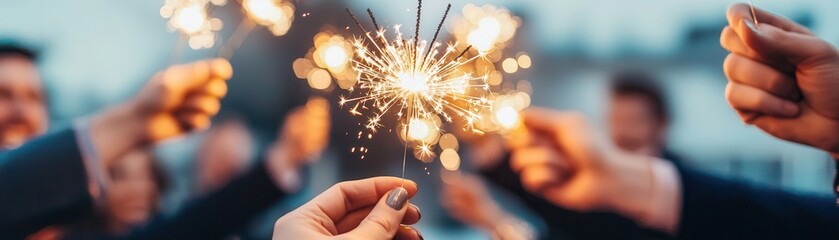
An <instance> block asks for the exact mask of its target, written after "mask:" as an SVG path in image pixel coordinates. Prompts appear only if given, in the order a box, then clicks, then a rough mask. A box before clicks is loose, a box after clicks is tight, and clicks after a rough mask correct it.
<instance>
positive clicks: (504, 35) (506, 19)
mask: <svg viewBox="0 0 839 240" xmlns="http://www.w3.org/2000/svg"><path fill="white" fill-rule="evenodd" d="M519 25H521V20H520V19H519V18H518V17H516V16H513V15H512V14H511V13H510V11H509V10H507V9H504V8H499V7H496V6H493V5H489V4H487V5H483V6H480V7H478V6H476V5H473V4H467V5H466V6H464V7H463V16H462V17H461V18H458V19H457V20H455V22H454V27H453V28H451V32H452V34H453V35H454V36H455V39H457V41H459V42H466V43H469V44H471V45H472V47H473V48H474V49H475V50H478V51H479V52H481V53H484V54H489V53H490V52H493V51H495V50H497V49H503V48H504V47H506V46H507V44H508V42H509V41H510V40H511V39H512V38H513V36H515V34H516V29H517V28H518V27H519Z"/></svg>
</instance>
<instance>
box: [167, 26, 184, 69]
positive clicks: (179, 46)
mask: <svg viewBox="0 0 839 240" xmlns="http://www.w3.org/2000/svg"><path fill="white" fill-rule="evenodd" d="M186 44H187V43H186V35H184V34H183V33H178V43H176V44H175V51H174V52H172V56H171V58H170V59H169V63H170V64H171V65H174V64H175V63H178V60H179V59H180V58H181V54H182V53H183V52H184V47H185V46H186Z"/></svg>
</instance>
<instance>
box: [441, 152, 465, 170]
mask: <svg viewBox="0 0 839 240" xmlns="http://www.w3.org/2000/svg"><path fill="white" fill-rule="evenodd" d="M440 164H442V165H443V168H445V169H446V170H449V171H456V170H457V169H459V168H460V155H459V154H457V151H455V150H454V149H451V148H450V149H446V150H443V152H442V153H440Z"/></svg>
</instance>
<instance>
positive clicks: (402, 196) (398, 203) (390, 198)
mask: <svg viewBox="0 0 839 240" xmlns="http://www.w3.org/2000/svg"><path fill="white" fill-rule="evenodd" d="M406 202H408V190H405V189H404V188H401V187H398V188H396V189H393V191H390V194H388V195H387V202H386V203H387V205H388V206H389V207H390V208H393V209H395V210H397V211H398V210H400V209H402V207H404V206H405V203H406Z"/></svg>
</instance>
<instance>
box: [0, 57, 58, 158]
mask: <svg viewBox="0 0 839 240" xmlns="http://www.w3.org/2000/svg"><path fill="white" fill-rule="evenodd" d="M43 95H44V93H43V91H42V86H41V76H40V75H39V74H38V69H37V68H36V67H35V64H34V63H32V62H30V61H29V60H27V59H25V58H23V57H17V56H7V57H0V148H6V149H8V148H14V147H17V146H18V145H20V144H23V143H24V142H26V141H27V140H29V139H31V138H33V137H35V136H37V135H40V134H41V133H43V132H44V131H45V130H46V128H47V123H48V122H47V121H48V119H47V111H46V107H45V106H44V96H43Z"/></svg>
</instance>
